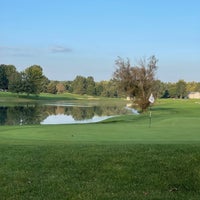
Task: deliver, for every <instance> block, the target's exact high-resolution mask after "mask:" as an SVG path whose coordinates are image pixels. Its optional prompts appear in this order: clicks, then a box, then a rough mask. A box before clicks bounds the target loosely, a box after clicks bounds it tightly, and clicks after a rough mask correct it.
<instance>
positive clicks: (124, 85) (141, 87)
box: [113, 56, 158, 112]
mask: <svg viewBox="0 0 200 200" xmlns="http://www.w3.org/2000/svg"><path fill="white" fill-rule="evenodd" d="M157 62H158V60H157V59H156V57H155V56H151V57H150V58H149V59H148V60H147V59H140V61H139V62H138V65H136V66H131V64H130V60H129V59H127V60H124V59H122V58H120V57H119V58H118V59H117V60H116V62H115V64H116V66H117V68H116V71H115V72H114V75H113V76H114V79H115V80H116V81H117V82H118V85H119V88H120V89H121V90H122V91H123V92H124V93H125V94H126V95H127V96H128V97H131V98H132V99H133V101H134V102H135V103H137V104H138V106H139V107H140V109H141V110H142V112H143V111H145V110H146V109H147V108H148V107H149V105H150V102H149V97H150V95H151V93H154V83H155V73H156V70H157Z"/></svg>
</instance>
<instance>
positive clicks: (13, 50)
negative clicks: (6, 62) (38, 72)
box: [0, 46, 35, 57]
mask: <svg viewBox="0 0 200 200" xmlns="http://www.w3.org/2000/svg"><path fill="white" fill-rule="evenodd" d="M33 52H35V51H33V50H31V49H28V48H19V47H9V46H0V54H3V55H8V56H14V57H32V56H33V55H34V53H33Z"/></svg>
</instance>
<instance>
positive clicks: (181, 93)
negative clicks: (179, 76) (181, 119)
mask: <svg viewBox="0 0 200 200" xmlns="http://www.w3.org/2000/svg"><path fill="white" fill-rule="evenodd" d="M186 86H187V84H186V82H185V81H184V80H179V81H178V82H177V83H176V95H177V97H178V98H180V99H182V98H184V97H186V95H187V88H186Z"/></svg>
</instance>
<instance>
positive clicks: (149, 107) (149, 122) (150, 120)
mask: <svg viewBox="0 0 200 200" xmlns="http://www.w3.org/2000/svg"><path fill="white" fill-rule="evenodd" d="M150 127H151V105H150V107H149V128H150Z"/></svg>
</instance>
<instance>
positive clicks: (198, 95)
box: [188, 92, 200, 99]
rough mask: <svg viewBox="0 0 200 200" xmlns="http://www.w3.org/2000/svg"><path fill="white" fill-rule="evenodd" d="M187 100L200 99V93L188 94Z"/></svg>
mask: <svg viewBox="0 0 200 200" xmlns="http://www.w3.org/2000/svg"><path fill="white" fill-rule="evenodd" d="M188 99H200V92H190V93H189V94H188Z"/></svg>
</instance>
